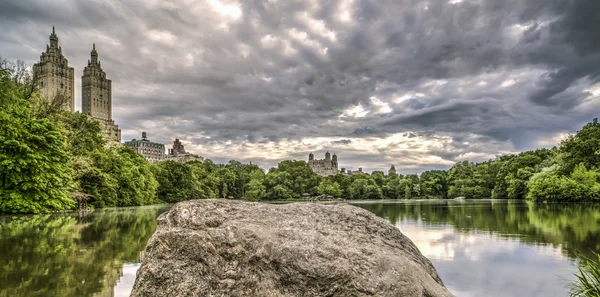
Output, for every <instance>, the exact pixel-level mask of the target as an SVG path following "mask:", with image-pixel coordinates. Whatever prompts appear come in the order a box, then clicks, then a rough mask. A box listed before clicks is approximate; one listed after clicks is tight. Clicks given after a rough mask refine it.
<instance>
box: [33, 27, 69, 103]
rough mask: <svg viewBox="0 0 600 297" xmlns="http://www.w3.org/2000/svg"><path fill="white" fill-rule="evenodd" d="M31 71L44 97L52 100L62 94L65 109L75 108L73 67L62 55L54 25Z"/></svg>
mask: <svg viewBox="0 0 600 297" xmlns="http://www.w3.org/2000/svg"><path fill="white" fill-rule="evenodd" d="M33 71H34V73H35V75H36V76H37V79H39V88H40V92H41V94H42V96H43V97H44V98H46V99H47V100H53V99H54V98H55V97H56V96H57V95H64V96H65V97H66V101H65V105H64V108H65V110H68V111H71V112H72V111H74V110H75V69H74V68H73V67H69V61H68V60H67V59H66V58H65V56H63V54H62V48H61V47H60V46H58V37H57V36H56V33H55V32H54V27H52V34H50V45H49V46H48V45H46V51H45V52H43V53H42V55H41V56H40V62H39V63H37V64H35V65H34V66H33Z"/></svg>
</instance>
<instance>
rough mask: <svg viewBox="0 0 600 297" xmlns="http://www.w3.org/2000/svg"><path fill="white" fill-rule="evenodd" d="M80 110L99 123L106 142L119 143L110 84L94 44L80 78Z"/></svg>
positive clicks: (119, 136) (119, 132) (119, 137)
mask: <svg viewBox="0 0 600 297" xmlns="http://www.w3.org/2000/svg"><path fill="white" fill-rule="evenodd" d="M81 109H82V111H83V113H85V114H87V115H90V116H91V117H92V118H94V119H95V120H97V121H98V122H100V127H101V128H102V133H103V135H104V139H105V140H106V141H107V142H116V143H121V129H119V126H117V125H115V121H113V119H112V82H111V80H110V79H107V78H106V73H105V72H104V70H102V67H101V65H100V61H98V52H96V44H94V45H93V46H92V53H91V60H88V64H87V66H86V67H85V68H84V69H83V76H82V77H81ZM163 154H164V153H163Z"/></svg>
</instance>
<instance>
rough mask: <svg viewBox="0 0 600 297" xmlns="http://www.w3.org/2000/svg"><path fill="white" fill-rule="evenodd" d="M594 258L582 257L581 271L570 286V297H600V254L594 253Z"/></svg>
mask: <svg viewBox="0 0 600 297" xmlns="http://www.w3.org/2000/svg"><path fill="white" fill-rule="evenodd" d="M594 256H595V257H592V258H590V257H586V256H583V255H581V256H580V259H581V263H580V264H579V267H578V270H579V271H578V272H577V273H575V277H576V279H575V280H574V281H573V282H572V283H571V285H570V290H569V294H570V295H569V296H570V297H600V254H596V253H594Z"/></svg>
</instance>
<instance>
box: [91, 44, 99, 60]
mask: <svg viewBox="0 0 600 297" xmlns="http://www.w3.org/2000/svg"><path fill="white" fill-rule="evenodd" d="M92 63H94V64H96V63H98V52H96V44H95V43H94V44H93V45H92Z"/></svg>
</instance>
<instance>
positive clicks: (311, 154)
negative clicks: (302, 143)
mask: <svg viewBox="0 0 600 297" xmlns="http://www.w3.org/2000/svg"><path fill="white" fill-rule="evenodd" d="M314 159H315V155H313V153H310V154H308V161H312V160H314Z"/></svg>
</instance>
